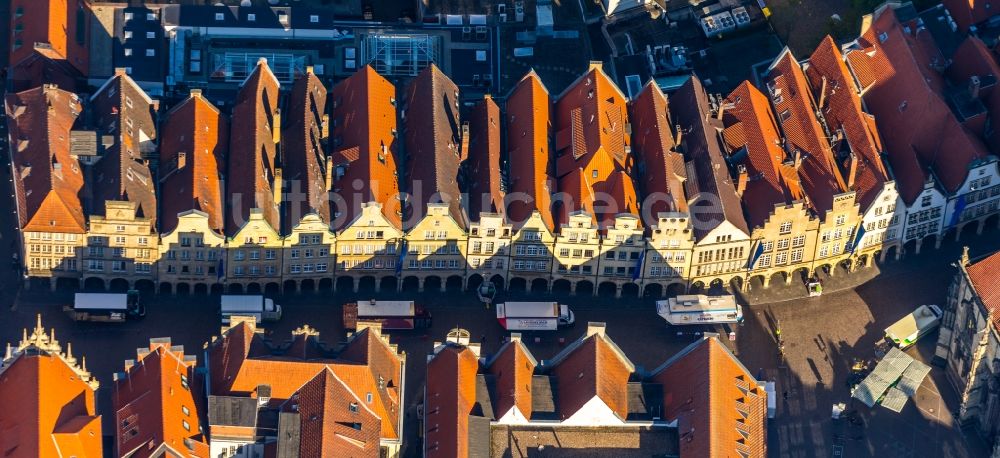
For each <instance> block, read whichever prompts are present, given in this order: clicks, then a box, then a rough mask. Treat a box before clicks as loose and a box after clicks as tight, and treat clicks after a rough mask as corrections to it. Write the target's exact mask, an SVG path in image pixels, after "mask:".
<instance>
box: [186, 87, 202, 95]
mask: <svg viewBox="0 0 1000 458" xmlns="http://www.w3.org/2000/svg"><path fill="white" fill-rule="evenodd" d="M188 95H189V96H191V97H201V89H191V92H190V94H188Z"/></svg>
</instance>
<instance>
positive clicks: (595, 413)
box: [559, 396, 625, 427]
mask: <svg viewBox="0 0 1000 458" xmlns="http://www.w3.org/2000/svg"><path fill="white" fill-rule="evenodd" d="M559 425H560V426H586V427H595V426H624V425H625V421H623V420H622V419H621V418H619V417H618V415H617V414H615V412H614V411H613V410H611V408H610V407H608V405H607V404H605V403H604V401H603V400H602V399H601V398H600V396H594V397H592V398H590V400H589V401H587V403H586V404H584V405H583V407H580V409H579V410H577V411H576V412H575V413H574V414H573V415H571V416H570V417H569V418H567V419H565V420H563V421H562V423H560V424H559Z"/></svg>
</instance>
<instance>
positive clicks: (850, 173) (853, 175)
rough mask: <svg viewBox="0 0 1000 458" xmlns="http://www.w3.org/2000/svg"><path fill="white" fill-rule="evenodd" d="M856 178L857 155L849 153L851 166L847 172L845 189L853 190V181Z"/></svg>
mask: <svg viewBox="0 0 1000 458" xmlns="http://www.w3.org/2000/svg"><path fill="white" fill-rule="evenodd" d="M857 176H858V155H857V154H856V153H851V165H850V169H849V170H848V171H847V189H854V180H855V179H856V178H857Z"/></svg>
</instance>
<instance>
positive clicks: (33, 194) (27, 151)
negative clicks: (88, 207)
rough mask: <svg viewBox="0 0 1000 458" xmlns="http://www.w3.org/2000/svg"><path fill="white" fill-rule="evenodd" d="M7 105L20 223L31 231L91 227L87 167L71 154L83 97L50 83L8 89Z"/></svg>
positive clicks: (74, 229)
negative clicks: (83, 194) (84, 192)
mask: <svg viewBox="0 0 1000 458" xmlns="http://www.w3.org/2000/svg"><path fill="white" fill-rule="evenodd" d="M5 106H6V111H7V126H8V128H9V134H10V139H11V141H12V142H13V145H11V152H10V154H11V162H12V166H13V169H14V173H15V177H14V193H15V198H16V199H17V211H18V214H17V218H18V224H19V226H20V227H21V229H22V230H25V231H44V232H69V233H78V234H81V233H83V232H85V231H86V229H87V226H86V220H85V217H84V213H83V204H82V202H81V199H80V194H81V191H82V190H83V186H84V180H83V172H82V171H81V169H80V164H79V163H78V162H77V160H76V159H74V158H73V157H72V156H70V131H71V130H72V128H73V123H74V122H75V121H76V118H77V116H79V113H80V111H81V110H82V109H83V107H82V105H81V104H80V100H79V99H78V98H77V96H76V95H74V94H71V93H69V92H66V91H63V90H60V89H58V88H56V87H55V86H48V85H46V86H41V87H38V88H35V89H31V90H28V91H23V92H19V93H16V94H14V93H8V94H7V96H6V98H5ZM49 107H51V109H49Z"/></svg>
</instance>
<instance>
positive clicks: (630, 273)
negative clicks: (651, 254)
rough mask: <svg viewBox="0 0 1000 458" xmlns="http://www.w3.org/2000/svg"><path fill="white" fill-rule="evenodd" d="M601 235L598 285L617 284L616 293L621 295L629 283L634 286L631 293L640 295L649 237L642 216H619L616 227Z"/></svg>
mask: <svg viewBox="0 0 1000 458" xmlns="http://www.w3.org/2000/svg"><path fill="white" fill-rule="evenodd" d="M605 232H606V233H605V234H603V235H602V236H601V247H600V252H599V253H600V255H599V262H598V267H599V270H598V272H597V284H598V288H600V285H601V284H602V283H611V284H614V285H615V296H617V297H621V295H622V292H623V290H625V288H626V285H634V286H633V287H631V288H633V289H634V290H635V291H634V292H630V294H631V295H633V296H635V295H638V294H639V293H638V291H639V283H640V281H639V280H640V278H642V272H643V269H642V263H643V262H645V259H644V254H643V251H644V250H645V239H643V237H642V225H641V224H640V223H639V217H638V216H635V215H632V214H628V213H624V214H619V215H617V216H615V224H614V226H611V227H608V229H607V231H605Z"/></svg>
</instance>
